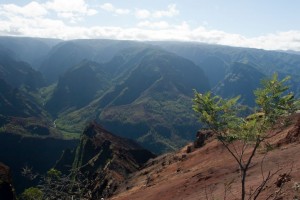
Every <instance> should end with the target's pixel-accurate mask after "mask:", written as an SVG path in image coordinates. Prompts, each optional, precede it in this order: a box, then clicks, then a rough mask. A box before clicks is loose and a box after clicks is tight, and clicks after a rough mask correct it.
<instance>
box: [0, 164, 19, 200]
mask: <svg viewBox="0 0 300 200" xmlns="http://www.w3.org/2000/svg"><path fill="white" fill-rule="evenodd" d="M0 199H5V200H15V199H16V197H15V192H14V188H13V185H12V177H11V173H10V169H9V167H8V166H6V165H4V164H3V163H1V162H0Z"/></svg>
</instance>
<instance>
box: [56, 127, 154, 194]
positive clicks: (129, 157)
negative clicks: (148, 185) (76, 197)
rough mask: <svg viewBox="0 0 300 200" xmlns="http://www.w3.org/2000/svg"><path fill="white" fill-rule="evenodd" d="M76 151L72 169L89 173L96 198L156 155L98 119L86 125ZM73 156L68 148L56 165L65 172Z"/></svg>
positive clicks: (112, 190)
mask: <svg viewBox="0 0 300 200" xmlns="http://www.w3.org/2000/svg"><path fill="white" fill-rule="evenodd" d="M73 155H74V160H73V163H72V170H78V171H80V172H82V173H83V174H87V176H88V179H89V180H90V181H89V183H88V185H87V187H88V188H89V190H90V191H91V192H92V197H93V198H100V197H108V196H110V195H112V194H113V193H114V192H115V190H116V189H117V188H118V186H119V185H120V184H121V183H123V182H124V181H125V180H126V179H127V177H128V176H129V174H131V173H133V172H135V171H137V170H139V168H140V167H141V166H142V165H143V164H144V163H145V162H146V161H148V159H150V158H153V157H154V155H153V154H152V153H151V152H149V151H147V150H145V149H143V148H142V147H140V146H139V145H138V144H137V143H135V142H133V141H131V140H128V139H125V138H121V137H118V136H115V135H113V134H112V133H110V132H108V131H106V130H105V129H103V128H102V127H101V126H99V125H97V124H96V123H91V124H90V125H89V126H87V127H86V129H85V130H84V133H83V135H82V137H81V140H80V143H79V145H78V146H77V149H76V152H74V153H73ZM70 156H72V153H71V152H69V151H65V153H64V155H63V156H62V158H61V159H60V161H59V162H58V163H57V165H56V168H57V169H58V170H62V171H64V172H66V171H67V166H71V165H70V164H71V163H70V159H69V157H70Z"/></svg>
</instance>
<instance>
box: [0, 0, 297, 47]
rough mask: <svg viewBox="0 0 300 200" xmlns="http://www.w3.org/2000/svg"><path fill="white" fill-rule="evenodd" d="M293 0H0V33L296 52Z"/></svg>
mask: <svg viewBox="0 0 300 200" xmlns="http://www.w3.org/2000/svg"><path fill="white" fill-rule="evenodd" d="M299 8H300V1H299V0H184V1H183V0H159V1H158V0H152V1H150V0H106V1H105V0H104V1H103V0H36V1H31V0H9V1H8V0H0V35H1V36H26V37H28V36H29V37H42V38H59V39H64V40H71V39H87V38H101V39H118V40H140V41H161V40H168V41H196V42H202V43H210V44H221V45H230V46H240V47H251V48H260V49H267V50H295V51H300V12H299Z"/></svg>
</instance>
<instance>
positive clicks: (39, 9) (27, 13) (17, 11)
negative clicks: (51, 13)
mask: <svg viewBox="0 0 300 200" xmlns="http://www.w3.org/2000/svg"><path fill="white" fill-rule="evenodd" d="M0 12H1V13H2V15H6V16H13V15H21V16H23V17H40V16H44V15H46V14H47V13H48V11H47V10H46V9H45V8H44V7H43V6H42V5H41V4H39V3H37V2H35V1H32V2H30V3H29V4H27V5H25V6H23V7H21V6H17V5H15V4H3V5H0Z"/></svg>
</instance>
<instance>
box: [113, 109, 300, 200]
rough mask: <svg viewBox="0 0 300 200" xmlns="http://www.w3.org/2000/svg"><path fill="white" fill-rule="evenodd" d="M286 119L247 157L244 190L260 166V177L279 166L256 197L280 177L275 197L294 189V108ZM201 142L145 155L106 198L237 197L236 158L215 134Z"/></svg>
mask: <svg viewBox="0 0 300 200" xmlns="http://www.w3.org/2000/svg"><path fill="white" fill-rule="evenodd" d="M290 122H291V123H290V125H288V126H285V127H279V128H278V129H277V130H274V131H273V132H271V133H270V138H269V139H268V141H267V142H268V143H267V144H268V146H267V147H263V146H262V147H260V148H259V151H258V153H257V154H256V156H255V158H254V160H253V162H252V163H253V164H252V165H251V169H250V171H249V173H248V178H247V184H248V185H247V190H249V189H250V186H252V188H255V187H257V186H258V185H259V184H261V182H262V178H263V176H262V171H263V173H264V176H265V178H266V176H267V174H268V173H269V172H270V173H271V174H272V173H274V172H276V171H277V170H279V171H278V172H277V173H276V174H275V175H274V176H273V177H272V178H271V179H270V181H269V182H268V183H267V189H266V190H263V191H262V195H261V196H260V198H259V199H267V197H268V196H270V195H273V197H274V195H275V194H276V192H278V191H279V189H280V181H287V182H286V183H284V185H283V188H282V189H281V191H282V192H283V194H282V195H280V196H278V199H293V198H296V197H299V195H300V190H299V186H297V184H299V180H300V160H299V150H300V114H296V115H293V116H291V117H290ZM205 143H206V144H205V145H204V146H203V147H201V148H199V149H196V150H195V151H193V152H192V153H186V150H187V148H183V149H182V150H180V151H178V152H176V153H171V154H166V155H162V156H160V157H157V158H155V159H152V160H150V161H149V162H148V163H147V164H146V166H145V168H143V169H142V170H140V171H138V172H136V173H134V174H133V175H132V176H131V177H130V179H129V180H128V181H127V182H126V184H123V185H121V186H120V187H119V188H118V190H117V191H116V194H115V195H114V196H113V197H112V198H110V199H112V200H125V199H131V200H135V199H136V200H137V199H138V200H140V199H147V200H152V199H153V200H156V199H160V200H169V199H174V200H179V199H185V200H186V199H187V200H193V199H223V198H226V199H232V200H235V199H240V198H239V197H240V191H241V190H240V173H239V169H238V166H237V165H236V162H235V161H234V159H233V158H232V157H231V156H230V154H229V153H228V152H227V151H226V150H225V148H224V147H223V146H222V144H220V143H219V142H218V141H217V140H216V139H213V138H211V139H209V140H207V141H206V142H205ZM265 153H267V155H266V156H265ZM246 154H249V152H246ZM262 160H263V162H262ZM261 166H263V167H262V168H261ZM284 179H285V180H284ZM225 195H226V196H225Z"/></svg>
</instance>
